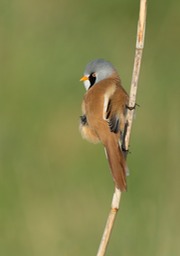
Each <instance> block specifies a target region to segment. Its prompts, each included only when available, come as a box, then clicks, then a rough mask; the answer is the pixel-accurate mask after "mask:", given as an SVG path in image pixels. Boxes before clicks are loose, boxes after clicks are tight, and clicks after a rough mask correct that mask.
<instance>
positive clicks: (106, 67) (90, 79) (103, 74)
mask: <svg viewBox="0 0 180 256" xmlns="http://www.w3.org/2000/svg"><path fill="white" fill-rule="evenodd" d="M115 72H117V71H116V69H115V68H114V67H113V65H112V64H111V63H110V62H108V61H106V60H103V59H96V60H93V61H91V62H90V63H88V64H87V66H86V68H85V71H84V76H83V77H82V78H81V80H80V81H83V82H84V86H85V88H86V90H88V89H90V88H91V87H92V86H93V85H94V84H96V83H98V82H99V81H101V80H103V79H106V78H108V77H109V76H111V75H112V74H113V73H115Z"/></svg>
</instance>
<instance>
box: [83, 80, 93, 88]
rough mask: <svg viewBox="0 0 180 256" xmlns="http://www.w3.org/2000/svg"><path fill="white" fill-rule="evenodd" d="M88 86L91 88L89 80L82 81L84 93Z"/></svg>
mask: <svg viewBox="0 0 180 256" xmlns="http://www.w3.org/2000/svg"><path fill="white" fill-rule="evenodd" d="M90 86H91V84H90V81H89V80H85V81H84V87H85V88H86V91H87V90H88V89H89V87H90Z"/></svg>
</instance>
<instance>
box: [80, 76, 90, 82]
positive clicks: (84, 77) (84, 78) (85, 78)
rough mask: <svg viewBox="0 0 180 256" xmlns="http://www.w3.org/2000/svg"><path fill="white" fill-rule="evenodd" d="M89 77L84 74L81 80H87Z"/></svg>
mask: <svg viewBox="0 0 180 256" xmlns="http://www.w3.org/2000/svg"><path fill="white" fill-rule="evenodd" d="M88 79H89V78H88V77H87V76H83V77H82V78H81V79H80V81H81V82H82V81H86V80H88Z"/></svg>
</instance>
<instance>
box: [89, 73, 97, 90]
mask: <svg viewBox="0 0 180 256" xmlns="http://www.w3.org/2000/svg"><path fill="white" fill-rule="evenodd" d="M89 82H90V84H91V85H90V87H89V88H91V86H93V85H94V84H95V82H96V73H95V72H93V73H91V74H90V76H89Z"/></svg>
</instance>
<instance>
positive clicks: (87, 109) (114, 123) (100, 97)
mask: <svg viewBox="0 0 180 256" xmlns="http://www.w3.org/2000/svg"><path fill="white" fill-rule="evenodd" d="M102 71H103V72H102ZM81 80H83V81H84V83H86V84H85V87H86V89H87V92H86V93H85V95H84V98H83V102H82V114H83V115H82V117H81V124H80V131H81V134H82V136H83V138H85V139H87V140H88V141H90V142H93V143H98V142H102V144H103V145H104V148H105V151H106V155H107V158H108V162H109V166H110V169H111V173H112V177H113V179H114V182H115V185H116V187H117V188H119V189H120V190H121V191H125V190H126V170H127V166H126V162H125V159H124V156H123V153H122V150H121V148H120V143H119V142H120V140H121V137H122V134H123V131H124V125H125V114H126V106H127V105H128V95H127V93H126V92H125V90H124V89H123V87H122V86H121V83H120V78H119V76H118V74H117V72H116V70H115V69H114V67H113V66H112V64H111V63H109V62H106V61H104V60H101V59H98V60H95V61H93V62H91V63H89V64H88V66H87V67H86V70H85V75H84V77H83V78H82V79H81ZM88 85H89V86H88Z"/></svg>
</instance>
